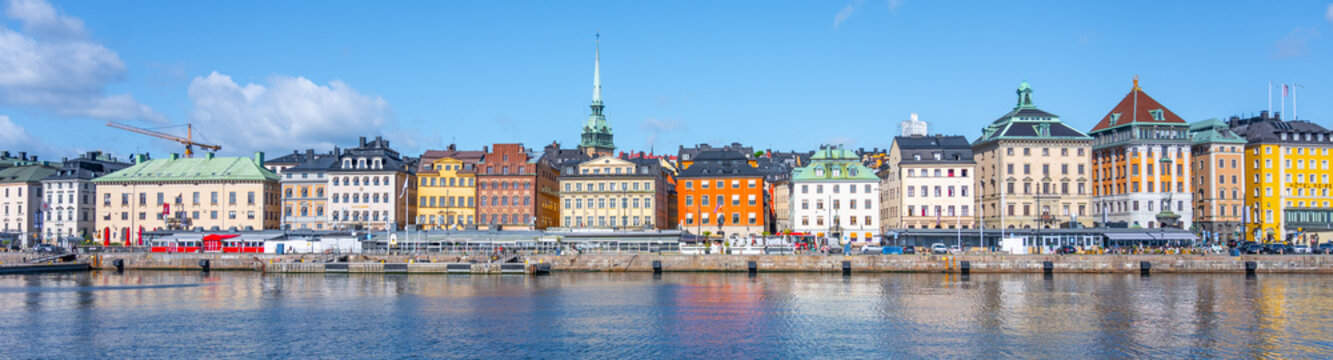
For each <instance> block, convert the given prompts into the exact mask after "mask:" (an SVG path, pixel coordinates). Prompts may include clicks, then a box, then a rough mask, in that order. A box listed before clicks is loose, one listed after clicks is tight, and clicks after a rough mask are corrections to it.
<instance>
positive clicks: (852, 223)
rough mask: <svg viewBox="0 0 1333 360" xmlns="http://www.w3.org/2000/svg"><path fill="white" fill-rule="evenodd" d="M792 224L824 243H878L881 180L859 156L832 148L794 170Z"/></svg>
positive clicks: (817, 153) (818, 152)
mask: <svg viewBox="0 0 1333 360" xmlns="http://www.w3.org/2000/svg"><path fill="white" fill-rule="evenodd" d="M791 183H792V194H791V204H790V205H789V206H790V208H791V212H792V216H791V221H792V222H793V223H794V224H793V228H794V230H795V231H796V232H802V233H809V234H813V235H815V236H816V237H817V238H818V239H820V241H821V245H825V244H826V245H829V246H835V247H836V246H838V245H839V242H849V243H852V244H854V245H855V244H864V243H867V242H871V241H878V239H877V238H878V236H879V234H880V226H879V216H880V211H879V178H878V177H876V176H875V173H874V171H872V170H870V169H869V168H867V167H865V166H864V165H861V162H860V160H859V158H858V157H857V156H856V153H855V152H852V151H847V150H844V149H841V148H833V147H828V148H824V149H820V150H819V151H816V152H815V154H814V156H811V157H810V164H809V165H807V166H804V167H800V168H796V169H795V170H793V171H792V182H791Z"/></svg>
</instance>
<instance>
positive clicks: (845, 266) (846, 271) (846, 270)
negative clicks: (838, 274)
mask: <svg viewBox="0 0 1333 360" xmlns="http://www.w3.org/2000/svg"><path fill="white" fill-rule="evenodd" d="M842 275H843V276H851V275H852V262H851V261H847V260H843V261H842Z"/></svg>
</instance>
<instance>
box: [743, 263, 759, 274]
mask: <svg viewBox="0 0 1333 360" xmlns="http://www.w3.org/2000/svg"><path fill="white" fill-rule="evenodd" d="M745 267H747V268H749V269H750V274H754V273H756V272H759V264H757V263H755V262H754V260H750V261H748V262H746V263H745Z"/></svg>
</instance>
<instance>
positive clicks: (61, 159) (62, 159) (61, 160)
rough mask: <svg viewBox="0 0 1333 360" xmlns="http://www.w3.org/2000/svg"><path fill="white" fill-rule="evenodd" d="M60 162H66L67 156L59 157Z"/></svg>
mask: <svg viewBox="0 0 1333 360" xmlns="http://www.w3.org/2000/svg"><path fill="white" fill-rule="evenodd" d="M60 162H61V163H67V162H69V158H67V157H62V158H60Z"/></svg>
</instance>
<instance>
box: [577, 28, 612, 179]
mask: <svg viewBox="0 0 1333 360" xmlns="http://www.w3.org/2000/svg"><path fill="white" fill-rule="evenodd" d="M596 41H597V42H596V44H597V45H596V50H595V52H594V57H593V63H592V64H593V65H592V105H591V107H592V114H590V115H588V121H587V122H585V123H584V124H583V137H582V139H581V140H580V141H579V149H580V150H583V151H584V153H587V154H589V155H609V154H611V153H612V152H613V151H615V149H616V145H615V143H614V142H613V141H612V134H611V125H610V124H608V123H607V122H606V116H605V115H603V114H602V109H603V108H604V106H603V105H602V35H601V34H600V33H598V34H597V40H596Z"/></svg>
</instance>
